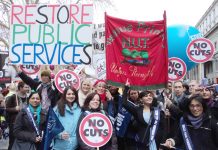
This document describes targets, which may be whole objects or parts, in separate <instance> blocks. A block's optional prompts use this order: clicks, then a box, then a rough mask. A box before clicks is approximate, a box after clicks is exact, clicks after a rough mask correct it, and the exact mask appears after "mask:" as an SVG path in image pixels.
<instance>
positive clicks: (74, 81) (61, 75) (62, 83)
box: [55, 69, 80, 93]
mask: <svg viewBox="0 0 218 150" xmlns="http://www.w3.org/2000/svg"><path fill="white" fill-rule="evenodd" d="M55 85H56V87H57V89H58V90H59V91H60V92H61V93H63V91H64V89H65V88H66V87H69V86H73V87H74V88H75V89H77V90H78V89H79V86H80V79H79V77H78V75H77V74H76V73H74V72H73V71H71V70H67V69H64V70H60V71H59V72H58V73H57V74H56V76H55Z"/></svg>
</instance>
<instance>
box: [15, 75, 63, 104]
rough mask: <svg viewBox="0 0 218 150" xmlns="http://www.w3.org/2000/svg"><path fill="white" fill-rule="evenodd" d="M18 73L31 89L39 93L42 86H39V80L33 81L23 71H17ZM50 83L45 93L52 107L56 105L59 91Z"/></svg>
mask: <svg viewBox="0 0 218 150" xmlns="http://www.w3.org/2000/svg"><path fill="white" fill-rule="evenodd" d="M18 75H19V77H20V78H21V79H22V80H23V81H24V82H25V83H26V84H27V85H29V86H30V88H31V89H34V90H37V91H38V92H39V94H40V95H41V93H42V88H43V87H42V86H40V84H41V83H42V82H41V81H35V80H33V79H32V78H30V77H29V76H27V75H26V74H25V73H23V72H21V73H19V74H18ZM51 84H52V85H51V86H48V87H47V93H48V97H49V99H50V100H51V106H52V107H54V106H56V103H57V101H58V100H59V99H60V93H59V91H58V90H57V88H56V87H55V85H54V83H53V82H52V83H51Z"/></svg>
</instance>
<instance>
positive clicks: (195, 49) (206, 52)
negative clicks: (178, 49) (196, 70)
mask: <svg viewBox="0 0 218 150" xmlns="http://www.w3.org/2000/svg"><path fill="white" fill-rule="evenodd" d="M214 50H215V48H214V46H213V44H212V42H211V41H210V40H208V39H205V38H199V39H196V40H193V41H191V42H190V43H189V45H188V46H187V49H186V54H187V56H188V58H189V59H190V60H192V61H193V62H196V63H204V62H207V61H208V60H210V59H211V58H212V57H213V55H214Z"/></svg>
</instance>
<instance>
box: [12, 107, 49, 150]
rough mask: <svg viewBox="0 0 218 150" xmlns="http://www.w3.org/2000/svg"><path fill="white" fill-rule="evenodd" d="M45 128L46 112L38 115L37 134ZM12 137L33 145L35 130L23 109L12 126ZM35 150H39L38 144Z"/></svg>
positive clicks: (35, 135)
mask: <svg viewBox="0 0 218 150" xmlns="http://www.w3.org/2000/svg"><path fill="white" fill-rule="evenodd" d="M45 127H46V112H45V111H44V110H42V111H41V114H40V125H39V126H38V129H39V132H40V133H41V132H42V131H44V129H45ZM13 133H14V137H15V138H16V139H18V140H19V141H25V142H30V143H35V140H36V137H37V134H36V132H35V129H34V127H33V125H32V123H31V121H30V119H29V118H28V115H27V112H26V110H25V109H22V110H21V111H20V112H19V114H18V115H17V118H16V121H15V124H14V131H13ZM35 146H36V148H37V149H38V150H39V147H40V143H37V144H35Z"/></svg>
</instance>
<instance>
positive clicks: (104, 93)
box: [94, 80, 113, 115]
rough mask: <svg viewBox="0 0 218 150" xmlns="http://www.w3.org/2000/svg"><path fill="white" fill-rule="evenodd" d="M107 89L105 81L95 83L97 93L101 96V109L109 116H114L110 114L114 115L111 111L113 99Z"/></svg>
mask: <svg viewBox="0 0 218 150" xmlns="http://www.w3.org/2000/svg"><path fill="white" fill-rule="evenodd" d="M106 87H107V84H106V81H105V80H97V81H96V82H95V83H94V88H95V92H96V93H97V94H98V95H99V96H100V99H101V108H102V109H104V110H105V111H107V112H108V113H109V115H112V114H110V113H112V112H111V111H112V110H111V109H112V105H113V101H112V100H113V97H112V95H111V93H110V91H109V90H108V89H107V88H106Z"/></svg>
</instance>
